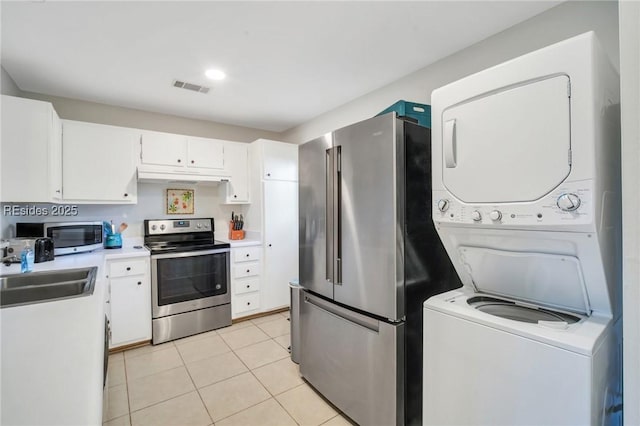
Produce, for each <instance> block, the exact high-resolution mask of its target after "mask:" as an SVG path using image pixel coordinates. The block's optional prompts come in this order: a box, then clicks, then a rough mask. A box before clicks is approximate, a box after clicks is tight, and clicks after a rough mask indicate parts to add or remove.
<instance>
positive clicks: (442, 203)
mask: <svg viewBox="0 0 640 426" xmlns="http://www.w3.org/2000/svg"><path fill="white" fill-rule="evenodd" d="M448 209H449V200H438V210H440V211H441V212H443V213H444V212H446V211H447V210H448Z"/></svg>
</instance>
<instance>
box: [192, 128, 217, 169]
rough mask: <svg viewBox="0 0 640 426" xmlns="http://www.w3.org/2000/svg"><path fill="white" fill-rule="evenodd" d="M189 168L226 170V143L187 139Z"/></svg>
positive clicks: (193, 138) (214, 140) (203, 139)
mask: <svg viewBox="0 0 640 426" xmlns="http://www.w3.org/2000/svg"><path fill="white" fill-rule="evenodd" d="M187 158H188V160H189V161H188V162H187V167H195V168H201V169H215V170H219V171H222V170H223V169H224V141H221V140H217V139H205V138H195V137H191V136H189V137H187Z"/></svg>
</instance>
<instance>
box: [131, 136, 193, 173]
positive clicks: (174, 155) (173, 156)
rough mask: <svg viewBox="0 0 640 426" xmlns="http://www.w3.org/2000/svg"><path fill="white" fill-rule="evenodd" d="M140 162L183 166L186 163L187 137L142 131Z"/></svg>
mask: <svg viewBox="0 0 640 426" xmlns="http://www.w3.org/2000/svg"><path fill="white" fill-rule="evenodd" d="M140 144H141V148H142V155H141V160H140V162H141V163H142V164H150V165H156V166H175V167H183V166H184V165H185V164H187V137H186V136H182V135H173V134H170V133H160V132H148V131H145V132H143V133H142V137H141V139H140Z"/></svg>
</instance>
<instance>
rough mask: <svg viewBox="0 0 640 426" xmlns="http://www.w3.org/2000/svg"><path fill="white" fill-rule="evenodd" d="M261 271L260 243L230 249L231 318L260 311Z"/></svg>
mask: <svg viewBox="0 0 640 426" xmlns="http://www.w3.org/2000/svg"><path fill="white" fill-rule="evenodd" d="M261 273H262V247H261V246H260V245H255V246H245V247H234V248H232V249H231V311H232V318H234V319H235V318H239V317H244V316H247V315H252V314H256V313H258V312H260V275H261Z"/></svg>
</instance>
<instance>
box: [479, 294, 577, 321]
mask: <svg viewBox="0 0 640 426" xmlns="http://www.w3.org/2000/svg"><path fill="white" fill-rule="evenodd" d="M467 303H468V304H469V305H471V306H472V307H474V308H475V309H477V310H479V311H480V312H484V313H487V314H490V315H494V316H496V317H500V318H506V319H510V320H514V321H520V322H528V323H532V324H537V323H538V322H540V321H544V322H565V323H568V324H573V323H575V322H578V321H580V318H579V317H577V316H574V315H570V314H567V313H564V312H557V311H552V310H549V309H544V308H531V307H528V306H521V305H517V304H516V303H515V302H512V301H510V300H503V299H497V298H493V297H486V296H477V297H472V298H470V299H469V300H468V301H467Z"/></svg>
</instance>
